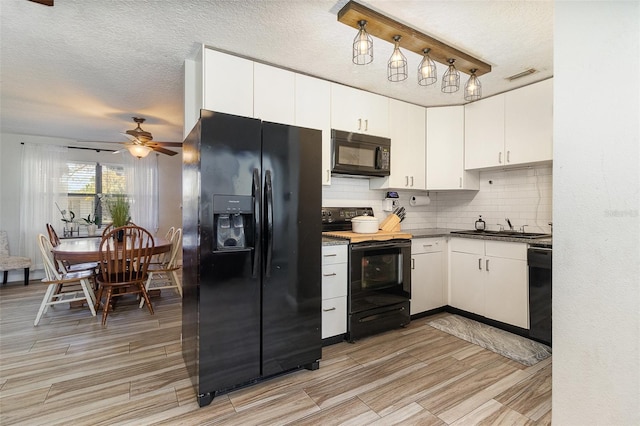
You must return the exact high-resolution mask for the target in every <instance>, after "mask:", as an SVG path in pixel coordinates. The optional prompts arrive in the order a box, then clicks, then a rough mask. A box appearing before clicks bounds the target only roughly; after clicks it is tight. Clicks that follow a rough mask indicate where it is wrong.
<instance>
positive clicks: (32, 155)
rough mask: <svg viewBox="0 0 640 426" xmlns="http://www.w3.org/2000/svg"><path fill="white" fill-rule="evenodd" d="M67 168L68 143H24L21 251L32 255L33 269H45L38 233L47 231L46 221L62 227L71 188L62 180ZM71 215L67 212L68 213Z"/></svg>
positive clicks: (21, 195)
mask: <svg viewBox="0 0 640 426" xmlns="http://www.w3.org/2000/svg"><path fill="white" fill-rule="evenodd" d="M66 171H67V147H64V146H56V145H37V144H29V143H25V144H24V146H23V150H22V180H21V187H20V253H24V255H25V256H28V257H30V258H31V261H32V263H33V266H32V269H43V262H42V255H41V254H40V249H39V247H38V243H37V240H36V237H37V236H38V234H45V235H47V228H46V224H47V223H51V224H52V225H53V227H54V228H57V229H59V228H60V227H61V226H62V225H63V223H62V216H61V215H60V212H59V211H58V208H57V207H56V203H58V205H59V206H60V208H61V209H66V208H67V193H68V190H67V188H66V186H65V184H64V183H63V182H62V175H63V174H64V173H65V172H66ZM67 217H68V216H67Z"/></svg>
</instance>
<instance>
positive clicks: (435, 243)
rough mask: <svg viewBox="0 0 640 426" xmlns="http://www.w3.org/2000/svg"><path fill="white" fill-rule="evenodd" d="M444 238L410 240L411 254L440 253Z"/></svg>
mask: <svg viewBox="0 0 640 426" xmlns="http://www.w3.org/2000/svg"><path fill="white" fill-rule="evenodd" d="M443 247H444V238H414V239H413V240H411V254H421V253H435V252H439V251H442V248H443Z"/></svg>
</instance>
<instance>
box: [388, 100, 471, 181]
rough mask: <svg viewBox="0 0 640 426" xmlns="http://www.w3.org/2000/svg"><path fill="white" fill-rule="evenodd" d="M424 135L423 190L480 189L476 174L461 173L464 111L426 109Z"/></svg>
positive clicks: (463, 171) (453, 108)
mask: <svg viewBox="0 0 640 426" xmlns="http://www.w3.org/2000/svg"><path fill="white" fill-rule="evenodd" d="M426 134H427V138H426V139H427V146H426V154H427V158H426V165H427V186H426V189H429V190H449V189H473V190H477V189H480V183H479V178H478V174H479V173H478V172H477V171H466V170H465V169H464V107H463V106H450V107H438V108H427V131H426ZM416 155H418V154H417V153H416ZM392 170H393V169H392Z"/></svg>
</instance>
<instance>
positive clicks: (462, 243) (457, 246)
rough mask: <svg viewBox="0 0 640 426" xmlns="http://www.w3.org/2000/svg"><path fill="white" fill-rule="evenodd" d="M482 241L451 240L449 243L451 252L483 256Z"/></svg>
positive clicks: (467, 239) (469, 239) (468, 239)
mask: <svg viewBox="0 0 640 426" xmlns="http://www.w3.org/2000/svg"><path fill="white" fill-rule="evenodd" d="M484 243H485V242H484V240H474V239H471V238H452V239H451V241H449V247H451V251H456V252H460V253H471V254H479V255H481V256H484Z"/></svg>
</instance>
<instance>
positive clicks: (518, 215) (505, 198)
mask: <svg viewBox="0 0 640 426" xmlns="http://www.w3.org/2000/svg"><path fill="white" fill-rule="evenodd" d="M552 186H553V179H552V168H551V166H535V167H528V168H521V169H513V170H492V171H486V172H481V173H480V190H479V191H440V192H435V191H430V192H429V198H430V199H431V203H430V204H429V205H426V206H420V207H411V206H410V205H409V198H410V197H411V196H412V195H425V192H424V191H399V195H400V204H401V205H402V206H404V207H405V209H406V210H407V216H406V219H405V220H404V221H403V222H402V229H403V230H408V231H410V230H411V229H417V228H456V229H473V227H474V224H475V221H476V220H477V219H478V216H479V215H482V218H483V220H484V221H485V222H486V223H487V229H499V226H498V223H501V224H503V225H505V227H506V222H505V218H507V217H508V218H509V219H510V220H511V223H512V225H513V226H514V227H515V228H520V227H521V226H522V225H527V227H526V231H527V232H545V233H549V232H551V227H550V226H549V222H551V221H552V215H551V213H552V211H551V204H552ZM385 193H386V191H384V190H377V189H376V190H369V182H368V180H367V179H354V178H338V177H335V176H334V177H333V178H332V179H331V186H330V187H323V193H322V204H323V205H324V206H371V207H373V209H374V214H375V215H376V216H380V217H385V216H386V214H387V213H385V212H383V211H382V199H383V198H384V196H385Z"/></svg>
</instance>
